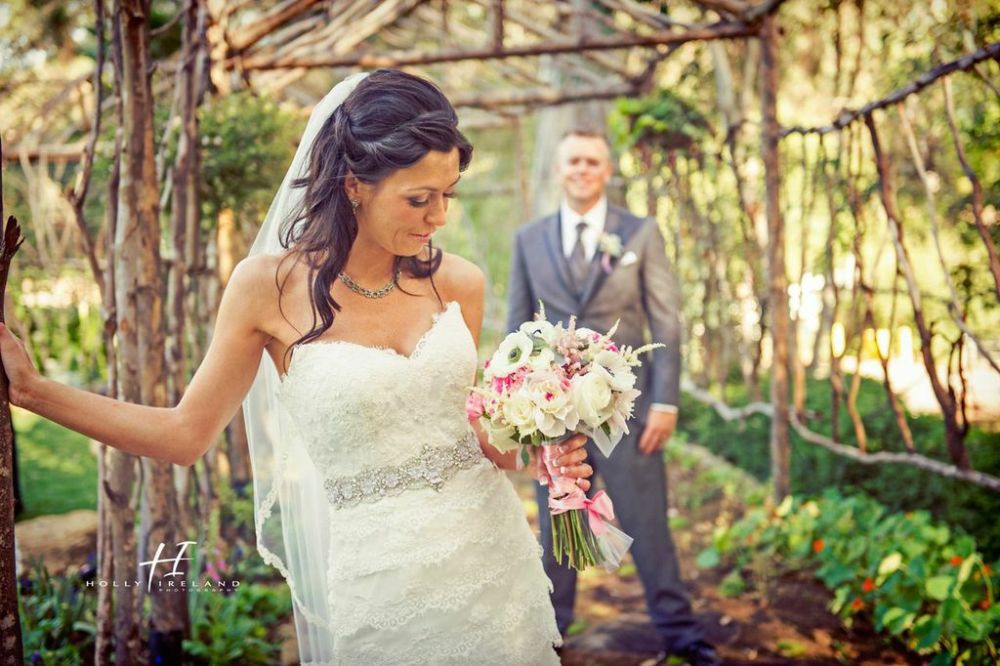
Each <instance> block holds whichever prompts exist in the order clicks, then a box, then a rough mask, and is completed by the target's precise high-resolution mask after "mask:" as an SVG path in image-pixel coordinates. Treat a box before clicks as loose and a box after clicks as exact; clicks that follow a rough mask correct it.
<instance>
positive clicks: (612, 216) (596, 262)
mask: <svg viewBox="0 0 1000 666" xmlns="http://www.w3.org/2000/svg"><path fill="white" fill-rule="evenodd" d="M621 226H622V225H621V215H619V214H618V211H617V210H616V209H614V208H612V207H611V206H608V216H607V219H606V220H605V221H604V231H603V232H602V235H603V234H619V235H621V234H620V232H621ZM624 241H625V239H622V243H623V244H624ZM601 255H602V252H601V248H600V243H598V248H597V251H596V252H594V256H593V258H592V259H591V261H590V271H589V272H588V273H587V280H586V281H585V282H584V283H583V295H582V296H580V311H581V312H582V311H583V309H584V308H586V307H587V304H588V303H590V300H591V299H592V298H593V297H594V294H596V293H597V290H598V289H600V288H601V285H602V284H604V280H605V279H607V277H608V274H607V273H606V272H605V271H604V268H603V267H602V266H601ZM612 261H615V260H612ZM612 268H613V266H612Z"/></svg>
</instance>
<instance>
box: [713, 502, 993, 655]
mask: <svg viewBox="0 0 1000 666" xmlns="http://www.w3.org/2000/svg"><path fill="white" fill-rule="evenodd" d="M699 560H700V561H704V562H706V563H708V562H710V561H719V562H722V563H726V564H730V565H733V566H734V573H737V574H738V573H739V572H741V571H751V570H757V571H759V570H760V568H761V567H759V566H757V565H755V564H754V562H755V561H756V562H757V563H758V564H759V562H760V561H761V560H763V561H766V562H768V563H769V565H770V566H771V567H772V568H773V567H774V566H778V567H783V568H787V569H791V570H808V571H811V572H812V573H813V574H814V575H815V576H816V578H818V579H819V580H820V581H822V582H823V584H824V585H825V586H826V587H827V588H829V589H830V590H831V591H832V592H833V601H832V602H831V605H830V609H831V610H832V611H833V612H835V613H837V614H838V615H839V616H840V617H841V618H842V619H843V620H844V621H845V622H846V623H847V624H850V623H852V622H853V621H854V620H855V619H856V618H857V617H858V616H859V615H861V614H864V615H866V616H868V617H870V619H871V620H872V622H873V625H874V628H875V629H876V631H880V632H884V633H886V634H889V635H890V636H894V637H898V638H899V639H900V640H902V641H904V642H905V643H906V645H907V647H908V648H909V649H911V650H914V651H916V652H919V653H921V654H927V655H930V654H945V655H948V656H949V657H951V658H954V659H957V660H958V661H959V663H970V664H971V663H986V662H987V661H993V660H996V659H997V658H998V656H1000V655H998V652H997V647H996V641H997V640H998V639H1000V606H998V605H997V603H996V593H997V590H998V585H1000V575H998V570H997V566H998V565H997V564H994V565H992V566H990V565H988V564H986V562H985V561H984V556H983V554H982V552H981V551H979V550H977V548H976V542H975V540H974V539H973V538H972V537H970V536H967V535H963V534H961V533H960V532H956V531H954V530H951V529H949V528H948V527H947V526H946V525H942V524H940V523H935V522H934V521H933V520H932V518H931V515H930V514H929V513H928V512H927V511H913V512H907V513H893V512H890V511H888V510H887V509H886V507H885V506H883V505H881V504H879V503H878V502H876V501H875V500H873V499H871V498H867V497H864V496H860V495H856V496H846V495H843V494H841V493H840V492H838V491H836V490H829V491H827V492H825V493H824V494H823V495H822V496H820V497H817V498H815V499H809V498H802V497H791V496H790V497H788V498H786V499H785V501H784V502H782V503H781V505H780V506H778V507H773V506H769V505H765V506H761V507H757V508H754V509H752V510H751V511H749V512H748V513H747V514H746V515H745V516H744V517H743V518H741V519H740V520H738V521H736V522H735V523H733V524H732V525H730V526H728V527H724V528H721V529H720V530H718V531H717V533H716V538H715V540H714V543H713V546H712V547H711V548H709V549H707V550H706V551H705V552H703V553H702V555H701V556H700V557H699ZM710 566H714V565H710ZM732 575H733V574H730V576H732ZM728 578H729V577H727V579H728Z"/></svg>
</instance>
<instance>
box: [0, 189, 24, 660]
mask: <svg viewBox="0 0 1000 666" xmlns="http://www.w3.org/2000/svg"><path fill="white" fill-rule="evenodd" d="M2 221H3V179H2V178H0V222H2ZM20 236H21V228H20V227H19V226H18V224H17V220H16V219H15V218H14V217H13V216H11V218H10V219H9V220H7V221H6V227H4V236H3V240H2V244H0V322H3V321H5V318H4V312H3V310H4V308H3V305H4V304H5V303H6V300H7V299H6V295H7V275H8V272H9V271H10V262H11V259H13V258H14V253H15V252H17V247H18V246H19V245H20V244H21V242H22V239H21V237H20ZM8 386H9V384H8V381H7V372H6V370H4V369H3V367H2V366H0V511H2V513H0V652H2V654H3V656H4V664H10V665H11V666H17V665H19V664H22V663H23V662H24V645H23V644H22V643H21V618H20V615H19V613H18V607H17V556H16V554H15V549H14V430H13V428H12V427H11V418H10V402H9V401H8V396H7V389H8Z"/></svg>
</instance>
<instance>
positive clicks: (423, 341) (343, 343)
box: [280, 301, 462, 384]
mask: <svg viewBox="0 0 1000 666" xmlns="http://www.w3.org/2000/svg"><path fill="white" fill-rule="evenodd" d="M461 310H462V306H461V304H460V303H459V302H458V301H448V302H447V303H445V306H444V309H443V310H441V311H440V312H435V313H434V315H432V317H431V325H430V327H429V328H428V329H427V330H426V331H424V332H423V334H422V335H421V336H420V338H419V339H418V340H417V344H415V345H414V346H413V351H411V352H410V353H409V354H404V353H402V352H400V351H397V350H396V349H393V348H392V347H384V346H381V345H366V344H362V343H360V342H352V341H350V340H317V341H315V342H307V343H304V344H299V345H296V346H295V348H294V350H295V351H294V352H293V353H292V359H291V360H290V361H289V362H288V370H287V371H286V372H285V373H283V374H282V375H281V376H280V377H281V383H282V384H285V383H287V382H288V378H289V377H290V376H291V374H292V371H293V369H294V368H295V362H296V360H297V359H298V358H299V356H301V354H302V350H303V349H306V348H308V347H334V348H335V347H349V348H354V349H361V350H366V351H370V352H373V353H376V354H383V355H385V356H387V357H392V358H398V359H401V360H403V361H416V360H417V359H418V358H419V357H420V353H421V351H422V350H423V348H424V347H425V346H426V345H427V342H428V341H429V340H430V339H431V337H432V336H433V334H434V332H435V331H436V330H437V329H438V328H439V324H440V323H441V321H442V320H444V318H445V317H446V316H447V315H448V314H449V313H450V312H459V313H460V312H461Z"/></svg>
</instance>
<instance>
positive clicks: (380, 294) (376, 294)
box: [340, 268, 401, 298]
mask: <svg viewBox="0 0 1000 666" xmlns="http://www.w3.org/2000/svg"><path fill="white" fill-rule="evenodd" d="M400 274H401V271H400V270H399V269H398V268H397V269H396V272H395V274H394V275H393V276H392V279H391V280H389V282H388V284H386V285H385V286H384V287H381V288H379V289H365V288H364V287H362V286H361V285H360V284H358V283H357V282H355V281H354V280H353V279H352V278H351V276H350V275H348V274H347V273H344V272H343V271H341V273H340V281H341V282H343V283H344V284H346V285H347V287H348V289H350V290H351V291H353V292H354V293H356V294H361V295H362V296H364V297H365V298H385V297H386V296H388V295H389V292H391V291H392V290H393V289H395V288H396V283H397V282H399V276H400Z"/></svg>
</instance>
